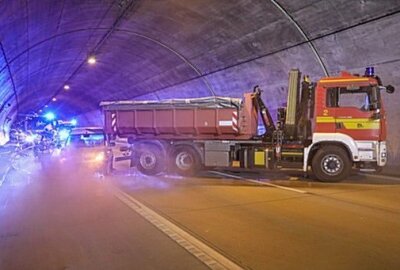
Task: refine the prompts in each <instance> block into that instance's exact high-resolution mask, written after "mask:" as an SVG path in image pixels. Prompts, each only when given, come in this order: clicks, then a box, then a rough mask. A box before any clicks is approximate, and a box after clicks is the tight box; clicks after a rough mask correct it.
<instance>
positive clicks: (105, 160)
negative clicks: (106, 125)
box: [60, 127, 112, 174]
mask: <svg viewBox="0 0 400 270" xmlns="http://www.w3.org/2000/svg"><path fill="white" fill-rule="evenodd" d="M111 159H112V155H111V151H109V150H108V149H107V147H106V146H105V133H104V131H103V129H102V128H99V127H80V128H74V129H72V130H71V132H70V135H69V138H68V139H67V142H66V146H65V148H64V150H63V151H62V153H61V157H60V161H61V162H62V163H67V164H69V165H71V164H72V165H77V166H80V167H83V168H85V169H89V170H93V171H96V172H99V173H102V174H109V173H110V172H111V169H112V166H111V164H112V162H111Z"/></svg>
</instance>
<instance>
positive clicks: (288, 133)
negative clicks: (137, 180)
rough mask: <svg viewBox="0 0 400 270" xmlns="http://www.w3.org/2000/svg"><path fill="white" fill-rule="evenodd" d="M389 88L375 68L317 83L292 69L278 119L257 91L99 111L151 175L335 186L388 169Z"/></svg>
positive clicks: (117, 104)
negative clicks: (209, 173)
mask: <svg viewBox="0 0 400 270" xmlns="http://www.w3.org/2000/svg"><path fill="white" fill-rule="evenodd" d="M382 91H386V92H388V93H393V92H394V87H393V86H391V85H388V86H386V87H385V86H383V85H382V81H381V79H380V78H379V77H378V76H375V74H374V69H373V68H372V67H371V68H367V70H366V73H365V75H363V76H360V75H358V74H350V73H349V72H345V71H343V72H341V73H340V74H339V75H338V76H334V77H324V78H322V79H320V80H319V81H317V82H312V81H311V80H310V78H309V77H308V76H302V74H301V72H300V71H299V70H298V69H293V70H291V71H290V72H289V85H288V95H287V101H286V106H285V107H282V108H274V109H275V111H276V112H277V113H276V114H277V115H276V119H275V121H274V119H273V117H272V115H271V113H270V110H269V108H268V107H267V106H266V105H265V103H264V101H263V99H262V98H261V95H262V90H261V89H260V88H259V87H258V86H256V87H254V89H253V90H252V91H251V92H249V93H245V94H244V96H243V99H238V98H229V97H205V98H190V99H169V100H161V101H160V100H155V101H134V100H123V101H104V102H101V104H100V106H101V107H102V109H103V112H104V117H105V119H104V123H105V128H104V129H105V133H106V134H107V142H108V144H109V145H113V143H114V142H115V140H118V139H121V138H125V139H126V140H127V142H128V143H129V147H128V148H127V149H126V150H127V151H129V155H128V157H127V158H129V159H130V160H131V161H132V164H133V166H136V167H137V169H138V170H139V171H140V172H142V173H144V174H146V175H155V174H159V173H162V172H170V171H174V172H176V173H178V174H181V175H192V174H194V173H196V172H197V171H198V170H201V169H208V168H213V169H215V168H218V169H228V170H239V171H241V170H277V169H278V170H279V169H284V168H290V169H293V168H294V169H299V170H302V171H303V172H304V173H308V172H310V171H312V172H313V175H314V176H315V177H316V178H317V179H318V180H320V181H326V182H335V181H340V180H342V179H344V178H346V177H347V176H348V175H349V174H350V172H351V171H352V170H353V169H371V170H379V169H380V168H382V167H383V166H384V165H385V164H386V162H387V149H386V115H385V114H386V113H385V109H384V104H383V101H382V98H381V93H382ZM268 94H269V95H273V93H271V92H269V93H268ZM260 127H261V128H260ZM260 131H262V132H260Z"/></svg>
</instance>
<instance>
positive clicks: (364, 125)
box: [343, 121, 380, 129]
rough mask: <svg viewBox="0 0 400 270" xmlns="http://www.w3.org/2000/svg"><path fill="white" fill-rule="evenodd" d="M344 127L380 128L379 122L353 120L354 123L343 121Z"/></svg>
mask: <svg viewBox="0 0 400 270" xmlns="http://www.w3.org/2000/svg"><path fill="white" fill-rule="evenodd" d="M343 125H344V127H345V128H347V129H379V128H380V123H379V122H374V121H371V122H358V123H357V122H352V123H343Z"/></svg>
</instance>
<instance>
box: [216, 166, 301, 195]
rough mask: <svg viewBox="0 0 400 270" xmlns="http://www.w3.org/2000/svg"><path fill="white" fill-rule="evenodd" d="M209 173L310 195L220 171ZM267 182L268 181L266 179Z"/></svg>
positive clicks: (298, 190) (299, 190) (295, 189)
mask: <svg viewBox="0 0 400 270" xmlns="http://www.w3.org/2000/svg"><path fill="white" fill-rule="evenodd" d="M209 172H210V173H214V174H218V175H221V176H226V177H229V178H235V179H239V180H243V181H247V182H251V183H256V184H259V185H264V186H270V187H274V188H279V189H283V190H287V191H292V192H297V193H301V194H309V192H308V191H305V190H301V189H297V188H290V187H285V186H280V185H276V184H272V183H268V182H264V181H260V180H253V179H248V178H244V177H241V176H237V175H232V174H228V173H223V172H218V171H209ZM266 180H268V179H266Z"/></svg>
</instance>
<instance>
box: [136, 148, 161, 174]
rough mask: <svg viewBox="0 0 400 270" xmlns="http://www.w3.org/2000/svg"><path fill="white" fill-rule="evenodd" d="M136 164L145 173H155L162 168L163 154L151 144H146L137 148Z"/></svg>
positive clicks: (159, 171)
mask: <svg viewBox="0 0 400 270" xmlns="http://www.w3.org/2000/svg"><path fill="white" fill-rule="evenodd" d="M137 158H138V159H137V162H136V164H137V165H136V166H137V169H138V170H139V171H140V172H141V173H143V174H145V175H156V174H159V173H161V172H162V170H163V166H164V165H163V164H164V160H163V155H162V153H161V151H160V150H159V149H158V148H157V147H155V146H151V145H146V146H144V147H141V149H139V150H138V155H137Z"/></svg>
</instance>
